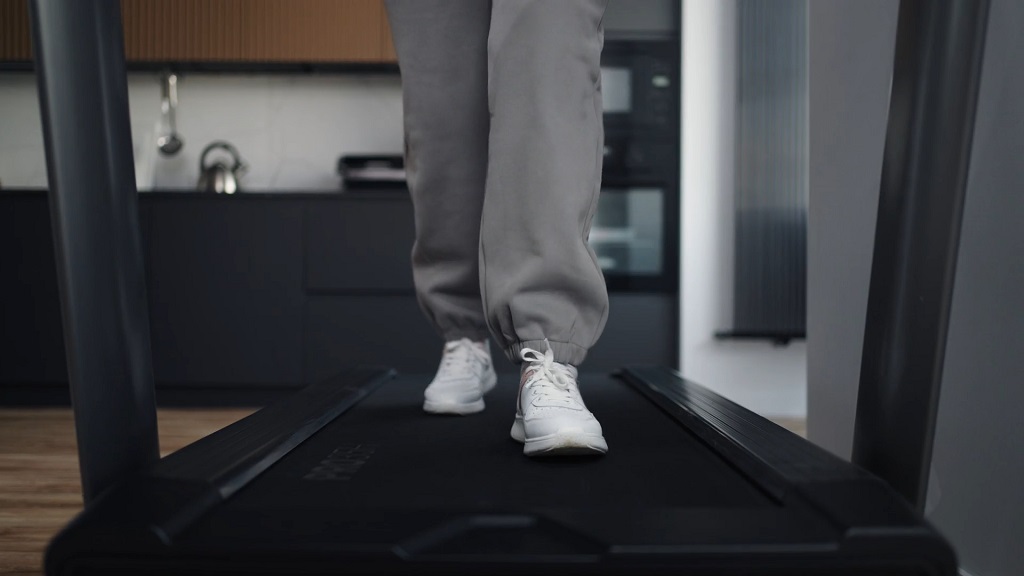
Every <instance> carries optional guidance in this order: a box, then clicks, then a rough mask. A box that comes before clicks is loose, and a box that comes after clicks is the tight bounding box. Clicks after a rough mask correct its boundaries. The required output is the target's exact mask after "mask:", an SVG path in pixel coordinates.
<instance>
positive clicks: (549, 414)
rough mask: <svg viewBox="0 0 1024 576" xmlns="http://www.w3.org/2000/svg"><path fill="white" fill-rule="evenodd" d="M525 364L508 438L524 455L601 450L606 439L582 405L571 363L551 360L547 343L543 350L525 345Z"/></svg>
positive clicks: (522, 355) (602, 452)
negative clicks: (512, 440) (542, 352)
mask: <svg viewBox="0 0 1024 576" xmlns="http://www.w3.org/2000/svg"><path fill="white" fill-rule="evenodd" d="M520 356H521V358H522V359H523V361H524V362H526V363H527V364H526V365H525V366H524V368H523V373H522V379H521V382H520V384H519V403H518V405H517V406H516V421H515V423H514V424H512V438H514V439H516V440H518V441H519V442H522V443H523V444H524V446H523V454H526V455H527V456H549V455H552V456H556V455H557V456H562V455H571V454H604V453H605V452H607V451H608V444H607V443H606V442H605V440H604V435H603V434H602V431H601V423H600V422H598V421H597V418H595V417H594V415H593V414H592V413H591V412H590V410H587V407H586V405H585V404H584V403H583V397H582V396H580V390H579V386H578V384H577V383H576V377H577V372H576V368H574V367H573V366H570V365H568V364H561V363H559V362H555V361H554V357H555V355H554V353H553V352H552V351H551V346H550V345H549V346H548V351H547V352H545V353H544V354H541V353H540V352H538V351H536V350H532V349H530V348H524V349H523V350H522V352H521V354H520Z"/></svg>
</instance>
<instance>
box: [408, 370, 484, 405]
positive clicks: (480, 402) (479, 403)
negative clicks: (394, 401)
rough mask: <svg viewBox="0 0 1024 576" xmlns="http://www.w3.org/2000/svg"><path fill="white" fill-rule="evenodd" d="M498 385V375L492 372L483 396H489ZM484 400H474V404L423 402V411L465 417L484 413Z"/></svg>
mask: <svg viewBox="0 0 1024 576" xmlns="http://www.w3.org/2000/svg"><path fill="white" fill-rule="evenodd" d="M497 383H498V375H497V374H495V373H494V372H491V373H490V374H488V375H487V379H486V380H484V386H483V391H482V393H481V394H487V393H488V392H490V391H491V390H493V389H494V386H495V385H496V384H497ZM484 407H485V405H484V399H483V398H480V399H479V400H474V401H472V402H448V401H438V400H434V401H431V400H423V411H424V412H428V413H430V414H455V415H458V416H465V415H467V414H476V413H477V412H483V410H484Z"/></svg>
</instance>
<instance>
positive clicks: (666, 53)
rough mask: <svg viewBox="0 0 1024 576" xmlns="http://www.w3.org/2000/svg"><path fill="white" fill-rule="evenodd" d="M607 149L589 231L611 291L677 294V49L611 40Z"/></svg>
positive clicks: (663, 43) (673, 42) (605, 75)
mask: <svg viewBox="0 0 1024 576" xmlns="http://www.w3.org/2000/svg"><path fill="white" fill-rule="evenodd" d="M601 91H602V99H603V107H604V127H605V150H604V173H603V185H602V192H601V198H600V200H599V202H598V208H597V214H596V215H595V217H594V221H593V225H592V228H591V231H590V245H591V247H592V248H593V249H594V252H595V253H596V254H597V258H598V263H599V264H600V265H601V268H602V270H603V271H604V274H605V279H606V280H607V283H608V288H609V290H612V291H626V292H637V291H640V292H675V291H676V290H677V289H678V270H679V240H678V239H679V177H680V173H679V162H680V145H679V133H680V123H679V114H680V94H681V91H680V85H679V42H678V39H666V40H614V41H607V42H606V43H605V47H604V52H603V55H602V62H601Z"/></svg>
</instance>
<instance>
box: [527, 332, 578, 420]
mask: <svg viewBox="0 0 1024 576" xmlns="http://www.w3.org/2000/svg"><path fill="white" fill-rule="evenodd" d="M544 343H545V344H547V345H548V350H547V352H544V353H541V352H539V351H537V350H534V349H533V348H523V349H522V351H521V352H520V353H519V357H520V358H522V359H523V361H524V362H529V363H530V364H532V365H531V366H530V367H529V368H527V369H526V370H527V371H532V372H531V373H530V375H529V376H528V377H527V380H526V383H525V384H524V385H523V388H524V389H525V388H536V390H535V391H534V393H535V394H536V395H538V396H540V397H542V398H545V399H548V400H560V401H562V402H563V403H565V404H571V403H572V402H573V399H572V397H571V392H570V390H571V389H572V384H573V383H574V380H573V377H572V376H571V375H570V374H569V369H568V368H566V367H565V366H563V365H561V364H559V363H558V362H555V353H554V351H552V350H551V344H550V343H548V341H547V339H545V340H544ZM538 383H540V384H541V385H540V386H538V385H537V384H538ZM544 383H550V384H552V386H543V384H544Z"/></svg>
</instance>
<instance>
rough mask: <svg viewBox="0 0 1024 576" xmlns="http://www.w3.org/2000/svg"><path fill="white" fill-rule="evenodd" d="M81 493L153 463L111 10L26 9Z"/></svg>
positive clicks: (88, 2) (119, 63) (51, 2)
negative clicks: (48, 196) (76, 442)
mask: <svg viewBox="0 0 1024 576" xmlns="http://www.w3.org/2000/svg"><path fill="white" fill-rule="evenodd" d="M29 10H30V14H31V21H32V39H33V48H34V52H35V54H34V55H35V67H36V76H37V79H38V84H39V103H40V108H41V112H42V120H43V135H44V141H45V144H46V164H47V174H48V176H49V188H50V198H49V199H50V218H51V222H52V226H53V234H54V245H55V250H56V256H57V276H58V279H59V281H60V299H61V313H62V317H63V324H64V343H65V347H66V349H67V359H68V376H69V380H70V383H71V398H72V404H73V406H74V412H75V432H76V434H77V437H78V457H79V467H80V469H81V475H82V490H83V493H84V496H85V500H86V502H87V503H88V502H89V501H91V500H93V499H94V498H95V497H96V496H97V495H99V494H100V493H101V492H103V491H104V490H105V489H106V488H108V487H109V486H111V485H112V484H114V483H116V482H117V481H119V480H122V479H124V478H125V477H126V476H128V475H129V474H130V473H132V472H133V471H136V470H138V469H140V468H142V467H144V466H147V465H149V464H150V463H152V462H154V461H155V460H156V459H157V458H159V450H158V445H157V429H156V405H155V401H154V394H155V392H154V387H153V370H152V352H151V350H150V336H149V313H148V310H147V301H146V283H145V272H144V265H143V254H142V243H141V240H140V234H139V222H138V220H139V215H138V198H137V192H136V189H135V169H134V161H133V155H132V135H131V130H130V124H129V117H128V85H127V79H126V77H125V64H124V39H123V31H122V28H121V9H120V3H119V2H117V1H116V0H30V1H29Z"/></svg>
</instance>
